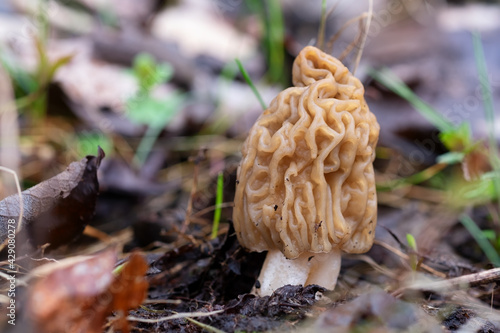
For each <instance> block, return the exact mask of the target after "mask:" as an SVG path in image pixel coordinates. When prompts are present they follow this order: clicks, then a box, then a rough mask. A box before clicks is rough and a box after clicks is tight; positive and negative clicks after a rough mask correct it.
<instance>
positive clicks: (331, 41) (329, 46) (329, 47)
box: [325, 13, 367, 53]
mask: <svg viewBox="0 0 500 333" xmlns="http://www.w3.org/2000/svg"><path fill="white" fill-rule="evenodd" d="M366 15H367V14H366V13H363V14H361V15H359V16H357V17H354V18H352V19H350V20H349V21H347V22H346V23H344V25H343V26H342V27H341V28H340V29H339V31H337V33H336V34H335V35H333V36H332V37H331V38H330V39H329V40H328V42H327V43H326V46H325V50H326V52H327V53H332V52H333V44H335V41H336V40H337V39H338V38H339V37H340V35H341V34H342V32H344V30H345V29H347V28H348V27H349V26H350V25H351V24H353V23H354V22H357V21H359V20H362V19H364V18H365V17H366Z"/></svg>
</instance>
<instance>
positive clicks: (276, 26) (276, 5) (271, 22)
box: [265, 0, 285, 82]
mask: <svg viewBox="0 0 500 333" xmlns="http://www.w3.org/2000/svg"><path fill="white" fill-rule="evenodd" d="M265 4H267V13H268V15H267V16H266V17H267V22H266V27H267V29H266V41H267V47H268V52H269V70H268V77H269V78H270V79H271V81H272V82H279V81H280V80H282V78H283V69H284V62H285V42H284V40H285V38H284V36H285V27H284V21H283V13H282V12H281V3H280V0H268V1H265Z"/></svg>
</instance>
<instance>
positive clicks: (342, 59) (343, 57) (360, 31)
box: [339, 21, 363, 62]
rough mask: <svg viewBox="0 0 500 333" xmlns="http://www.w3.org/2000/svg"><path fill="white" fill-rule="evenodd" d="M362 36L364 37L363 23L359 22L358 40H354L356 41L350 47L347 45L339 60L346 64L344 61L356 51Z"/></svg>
mask: <svg viewBox="0 0 500 333" xmlns="http://www.w3.org/2000/svg"><path fill="white" fill-rule="evenodd" d="M361 36H363V22H361V21H359V32H358V34H357V35H356V38H354V40H353V41H352V42H351V43H349V45H347V47H346V48H345V49H344V51H343V52H342V54H341V55H340V56H339V60H340V61H342V62H344V59H345V58H346V57H347V56H348V55H349V53H351V51H352V50H353V49H354V47H355V46H356V44H357V43H358V41H359V39H360V38H361Z"/></svg>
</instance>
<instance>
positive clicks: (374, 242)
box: [373, 239, 446, 279]
mask: <svg viewBox="0 0 500 333" xmlns="http://www.w3.org/2000/svg"><path fill="white" fill-rule="evenodd" d="M373 244H376V245H379V246H382V247H383V248H385V249H387V250H389V251H391V252H392V253H394V254H395V255H397V256H399V257H400V258H402V259H404V260H406V261H408V260H410V256H408V255H407V254H406V253H403V252H401V251H400V250H398V249H396V248H395V247H394V246H392V245H389V244H387V243H385V242H382V241H381V240H378V239H375V240H374V241H373ZM420 267H421V268H422V269H423V270H426V271H427V272H429V273H431V274H432V275H435V276H437V277H440V278H443V279H444V278H446V274H445V273H443V272H440V271H437V270H435V269H434V268H432V267H430V266H427V265H426V264H423V263H422V264H420Z"/></svg>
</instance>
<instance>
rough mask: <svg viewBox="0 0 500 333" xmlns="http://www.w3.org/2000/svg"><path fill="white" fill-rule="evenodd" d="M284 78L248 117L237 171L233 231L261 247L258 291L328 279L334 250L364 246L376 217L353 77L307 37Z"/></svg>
mask: <svg viewBox="0 0 500 333" xmlns="http://www.w3.org/2000/svg"><path fill="white" fill-rule="evenodd" d="M293 84H294V87H290V88H288V89H285V90H284V91H282V92H281V93H279V94H278V96H277V97H276V98H275V99H274V100H273V101H272V103H271V105H270V107H269V108H268V109H267V110H265V111H264V113H263V114H262V115H261V116H260V117H259V118H258V119H257V121H256V123H255V124H254V126H253V127H252V129H251V130H250V133H249V135H248V137H247V139H246V141H245V143H244V145H243V149H242V155H243V158H242V161H241V164H240V166H239V168H238V171H237V179H238V181H237V184H238V185H237V186H236V195H235V199H234V203H235V207H234V212H233V220H234V226H235V229H236V233H237V237H238V240H239V241H240V243H241V245H242V246H243V247H245V248H247V249H250V250H252V251H259V252H261V251H269V252H268V254H267V257H266V260H265V262H264V265H263V267H262V270H261V273H260V276H259V278H258V281H259V282H260V290H259V289H257V290H256V292H257V293H258V294H260V295H269V294H271V293H272V292H273V291H274V290H276V289H277V288H279V287H281V286H283V285H286V284H302V285H309V284H318V285H321V286H323V287H325V288H327V289H330V290H332V289H334V287H335V284H336V283H337V277H338V273H339V270H340V260H341V258H340V254H341V251H344V252H348V253H363V252H366V251H368V250H369V249H370V247H371V246H372V243H373V238H374V234H375V232H374V231H375V225H376V223H377V197H376V191H375V179H374V172H373V165H372V163H373V160H374V158H375V146H376V144H377V140H378V134H379V129H380V127H379V124H378V123H377V120H376V118H375V116H374V115H373V114H372V113H371V112H370V110H369V109H368V106H367V104H366V102H365V99H364V97H363V94H364V88H363V85H362V84H361V82H360V81H359V80H358V79H357V78H355V77H354V76H353V75H352V74H351V73H350V72H349V70H348V69H347V68H346V67H345V66H344V65H343V64H342V63H341V62H340V61H339V60H337V59H336V58H334V57H332V56H330V55H327V54H325V53H323V52H322V51H320V50H319V49H317V48H315V47H312V46H309V47H306V48H304V49H303V50H302V51H301V52H300V54H299V55H298V57H297V58H296V59H295V62H294V64H293ZM258 285H259V284H256V286H258Z"/></svg>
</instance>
